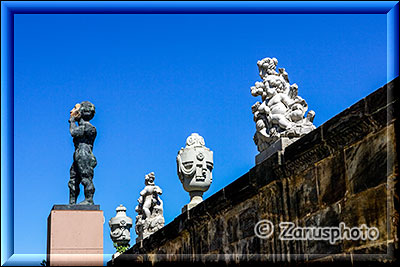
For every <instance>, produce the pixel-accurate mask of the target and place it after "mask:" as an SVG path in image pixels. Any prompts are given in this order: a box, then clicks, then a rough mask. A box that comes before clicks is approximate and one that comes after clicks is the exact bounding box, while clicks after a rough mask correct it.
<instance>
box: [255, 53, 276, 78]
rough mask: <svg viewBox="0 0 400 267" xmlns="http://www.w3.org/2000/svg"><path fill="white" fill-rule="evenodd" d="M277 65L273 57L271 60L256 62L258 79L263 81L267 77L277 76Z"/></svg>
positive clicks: (264, 59)
mask: <svg viewBox="0 0 400 267" xmlns="http://www.w3.org/2000/svg"><path fill="white" fill-rule="evenodd" d="M277 65H278V60H277V59H276V58H274V57H273V58H269V57H266V58H263V59H261V60H259V61H257V66H258V70H259V75H260V77H261V78H262V79H264V78H266V76H268V75H274V74H277V72H276V66H277Z"/></svg>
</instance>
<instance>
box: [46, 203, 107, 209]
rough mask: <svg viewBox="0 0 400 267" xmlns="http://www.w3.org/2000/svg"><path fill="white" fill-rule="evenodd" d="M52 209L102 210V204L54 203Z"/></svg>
mask: <svg viewBox="0 0 400 267" xmlns="http://www.w3.org/2000/svg"><path fill="white" fill-rule="evenodd" d="M51 210H100V205H79V204H77V205H63V204H58V205H54V206H53V208H52V209H51Z"/></svg>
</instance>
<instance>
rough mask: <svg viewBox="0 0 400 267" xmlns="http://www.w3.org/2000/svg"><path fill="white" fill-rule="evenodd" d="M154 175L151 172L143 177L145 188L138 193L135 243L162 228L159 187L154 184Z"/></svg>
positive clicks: (160, 191)
mask: <svg viewBox="0 0 400 267" xmlns="http://www.w3.org/2000/svg"><path fill="white" fill-rule="evenodd" d="M154 179H155V175H154V172H151V173H149V174H147V175H146V176H145V185H146V186H145V187H144V189H143V190H142V191H141V192H140V197H139V199H138V202H139V204H138V205H137V206H136V208H135V210H136V212H137V213H138V215H137V216H136V226H135V230H136V234H137V235H138V237H137V238H136V242H138V241H140V240H142V239H144V238H146V237H148V236H149V235H151V234H153V233H155V232H156V231H157V230H159V229H161V228H162V227H164V223H165V220H164V215H163V202H162V200H161V199H160V197H159V195H161V194H162V190H161V188H160V187H158V186H156V185H155V184H154Z"/></svg>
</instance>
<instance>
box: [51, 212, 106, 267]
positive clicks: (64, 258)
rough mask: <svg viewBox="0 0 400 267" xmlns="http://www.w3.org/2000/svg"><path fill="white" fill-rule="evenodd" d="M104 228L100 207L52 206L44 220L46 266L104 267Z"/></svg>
mask: <svg viewBox="0 0 400 267" xmlns="http://www.w3.org/2000/svg"><path fill="white" fill-rule="evenodd" d="M103 224H104V216H103V211H102V210H100V206H99V205H54V206H53V209H52V210H51V212H50V215H49V217H48V219H47V262H48V263H49V264H50V266H103Z"/></svg>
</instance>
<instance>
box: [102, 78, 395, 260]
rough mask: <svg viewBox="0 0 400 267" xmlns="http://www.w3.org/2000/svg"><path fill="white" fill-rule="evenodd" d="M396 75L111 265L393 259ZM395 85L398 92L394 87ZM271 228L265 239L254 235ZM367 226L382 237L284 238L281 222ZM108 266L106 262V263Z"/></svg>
mask: <svg viewBox="0 0 400 267" xmlns="http://www.w3.org/2000/svg"><path fill="white" fill-rule="evenodd" d="M398 80H399V79H398V78H397V79H395V80H394V81H392V82H390V83H389V84H388V85H386V86H384V87H382V88H380V89H378V90H377V91H375V92H374V93H372V94H371V95H369V96H368V97H366V98H364V99H362V100H361V101H359V102H357V103H356V104H354V105H352V106H351V107H349V108H348V109H346V110H344V111H343V112H341V113H340V114H338V115H337V116H335V117H334V118H332V119H331V120H329V121H327V122H326V123H325V124H323V125H321V126H320V127H319V128H317V129H316V130H314V131H313V132H311V133H309V134H308V135H306V136H305V137H303V138H301V139H300V140H298V141H297V142H295V143H293V144H292V145H290V146H289V147H287V148H286V150H285V153H284V154H281V153H278V152H277V153H275V154H274V155H273V156H272V157H270V158H268V159H267V160H265V161H264V162H262V163H260V164H259V165H256V166H255V167H254V168H252V169H251V170H250V171H249V172H248V173H246V174H245V175H243V176H242V177H240V178H239V179H237V180H235V181H234V182H233V183H231V184H229V185H228V186H227V187H225V188H223V189H222V190H220V191H219V192H217V193H215V194H214V195H212V196H211V197H209V198H208V199H206V200H205V201H203V202H202V203H201V204H199V205H198V206H196V207H195V208H193V209H192V210H190V211H188V212H185V213H183V214H181V215H179V216H178V217H177V218H175V220H174V221H172V222H171V223H169V224H168V225H166V226H165V227H164V228H162V229H161V230H159V231H158V232H156V233H155V234H153V235H152V236H150V237H149V238H148V239H145V240H143V242H142V243H139V244H136V245H134V246H133V247H132V248H130V249H129V250H128V251H127V252H125V253H124V254H123V255H121V256H119V257H118V258H116V259H115V260H114V262H113V263H114V264H118V263H126V261H139V262H141V261H144V262H146V263H147V264H151V263H152V264H154V263H158V262H163V261H177V260H185V261H195V262H199V261H201V262H224V263H225V262H226V263H237V262H242V261H271V262H281V261H284V262H313V261H319V262H320V261H328V262H329V261H334V260H349V261H357V260H374V261H375V260H377V261H387V260H389V261H393V260H394V256H393V255H394V253H395V251H397V250H398V233H397V226H398V219H399V217H398V210H399V207H398V204H399V203H398V200H399V199H398V195H397V194H396V192H395V190H396V188H397V189H398V184H397V177H398V162H397V152H396V150H397V149H398V148H397V146H396V138H397V137H398V134H399V130H398V126H397V117H398V116H397V110H395V105H399V100H398V93H397V92H396V90H399V88H398ZM395 88H396V89H395ZM262 219H268V220H270V221H272V222H273V223H274V228H275V231H274V234H273V235H272V236H271V237H270V238H267V239H261V238H259V237H257V236H256V235H255V232H254V227H255V225H256V223H257V222H258V221H260V220H262ZM283 221H289V222H293V223H295V224H296V225H298V226H320V227H326V226H338V225H339V223H340V222H344V223H345V224H346V226H348V227H354V226H357V227H358V226H360V225H362V224H366V225H367V226H368V227H372V226H374V227H377V228H378V229H379V238H378V239H377V240H375V241H370V240H358V241H351V240H343V241H337V242H336V243H335V244H333V245H331V244H330V243H329V242H327V241H311V240H308V241H307V240H301V241H282V240H280V239H279V238H278V235H279V231H278V230H277V229H279V226H278V224H279V223H280V222H283ZM111 264H112V262H111V261H110V262H109V265H111Z"/></svg>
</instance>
